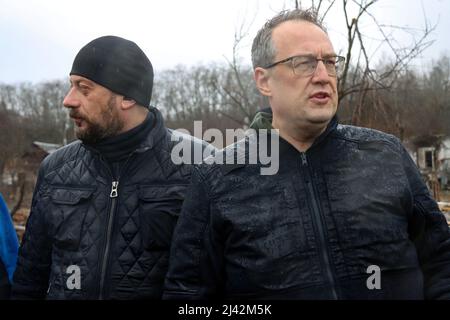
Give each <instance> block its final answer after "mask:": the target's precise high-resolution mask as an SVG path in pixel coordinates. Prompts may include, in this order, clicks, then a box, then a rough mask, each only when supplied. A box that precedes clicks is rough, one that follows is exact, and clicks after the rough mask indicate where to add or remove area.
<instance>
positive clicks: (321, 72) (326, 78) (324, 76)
mask: <svg viewBox="0 0 450 320" xmlns="http://www.w3.org/2000/svg"><path fill="white" fill-rule="evenodd" d="M312 79H313V81H314V82H321V83H327V82H330V75H329V74H328V71H327V68H326V67H325V63H324V62H323V61H322V60H319V61H317V66H316V70H314V73H313V78H312Z"/></svg>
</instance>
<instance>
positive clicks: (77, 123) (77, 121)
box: [71, 116, 83, 127]
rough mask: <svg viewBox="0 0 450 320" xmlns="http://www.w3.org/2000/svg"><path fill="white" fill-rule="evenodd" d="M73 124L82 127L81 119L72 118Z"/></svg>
mask: <svg viewBox="0 0 450 320" xmlns="http://www.w3.org/2000/svg"><path fill="white" fill-rule="evenodd" d="M71 118H72V120H73V122H74V123H75V125H76V126H77V127H81V126H82V125H83V119H82V118H78V117H72V116H71Z"/></svg>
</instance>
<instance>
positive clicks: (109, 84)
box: [70, 36, 153, 107]
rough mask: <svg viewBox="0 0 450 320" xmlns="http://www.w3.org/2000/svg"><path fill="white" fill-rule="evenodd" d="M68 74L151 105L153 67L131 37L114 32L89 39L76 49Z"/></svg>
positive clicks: (146, 105) (143, 104)
mask: <svg viewBox="0 0 450 320" xmlns="http://www.w3.org/2000/svg"><path fill="white" fill-rule="evenodd" d="M70 74H71V75H78V76H82V77H85V78H88V79H90V80H92V81H94V82H96V83H98V84H100V85H102V86H104V87H106V88H108V89H110V90H111V91H114V92H116V93H118V94H121V95H123V96H125V97H127V98H131V99H133V100H135V101H136V102H137V103H139V104H140V105H142V106H144V107H148V106H149V105H150V98H151V96H152V88H153V67H152V64H151V62H150V60H149V59H148V58H147V56H146V55H145V53H144V52H143V51H142V50H141V49H140V48H139V47H138V46H137V45H136V44H135V43H134V42H132V41H129V40H126V39H123V38H120V37H115V36H105V37H100V38H97V39H95V40H92V41H91V42H89V43H88V44H87V45H85V46H84V47H83V48H81V50H80V52H78V54H77V56H76V57H75V60H74V62H73V65H72V71H70Z"/></svg>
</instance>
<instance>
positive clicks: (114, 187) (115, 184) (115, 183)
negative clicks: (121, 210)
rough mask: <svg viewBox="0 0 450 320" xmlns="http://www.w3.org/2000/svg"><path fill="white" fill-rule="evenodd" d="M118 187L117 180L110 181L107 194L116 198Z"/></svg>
mask: <svg viewBox="0 0 450 320" xmlns="http://www.w3.org/2000/svg"><path fill="white" fill-rule="evenodd" d="M118 187H119V181H113V182H112V188H111V194H110V195H109V196H110V197H111V198H117V195H118V194H117V189H118Z"/></svg>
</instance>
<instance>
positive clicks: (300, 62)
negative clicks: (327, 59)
mask: <svg viewBox="0 0 450 320" xmlns="http://www.w3.org/2000/svg"><path fill="white" fill-rule="evenodd" d="M314 63H315V62H314V60H311V59H297V60H295V62H294V68H304V67H308V66H310V65H311V64H314Z"/></svg>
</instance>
